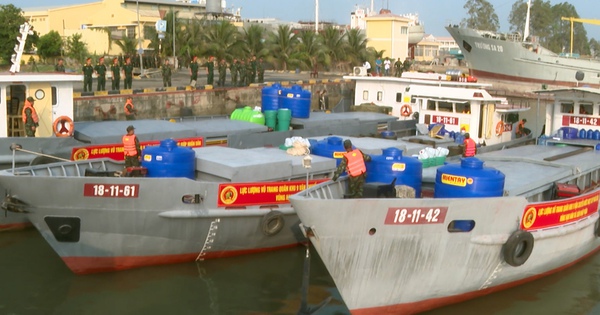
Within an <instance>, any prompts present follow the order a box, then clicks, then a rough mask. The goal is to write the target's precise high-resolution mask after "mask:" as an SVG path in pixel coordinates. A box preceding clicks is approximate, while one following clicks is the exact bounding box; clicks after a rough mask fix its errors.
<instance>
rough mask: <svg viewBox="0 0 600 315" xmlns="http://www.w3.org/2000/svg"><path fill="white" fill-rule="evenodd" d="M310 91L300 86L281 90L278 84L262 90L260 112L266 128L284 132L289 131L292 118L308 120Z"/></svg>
mask: <svg viewBox="0 0 600 315" xmlns="http://www.w3.org/2000/svg"><path fill="white" fill-rule="evenodd" d="M310 100H311V93H310V91H307V90H303V89H302V87H301V86H299V85H294V86H292V87H291V88H289V89H288V88H283V87H282V86H281V85H279V84H277V83H276V84H273V85H271V86H265V87H264V88H263V89H262V111H263V113H264V115H265V124H266V125H267V127H269V128H271V129H273V130H277V131H285V130H288V129H289V126H290V122H291V120H292V118H309V116H310Z"/></svg>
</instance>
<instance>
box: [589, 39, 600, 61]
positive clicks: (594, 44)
mask: <svg viewBox="0 0 600 315" xmlns="http://www.w3.org/2000/svg"><path fill="white" fill-rule="evenodd" d="M589 45H590V55H591V56H592V58H598V57H600V43H598V41H596V39H595V38H592V39H590V43H589Z"/></svg>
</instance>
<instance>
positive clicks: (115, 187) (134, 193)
mask: <svg viewBox="0 0 600 315" xmlns="http://www.w3.org/2000/svg"><path fill="white" fill-rule="evenodd" d="M139 191H140V185H138V184H85V185H84V186H83V195H84V196H85V197H108V198H137V197H138V196H139Z"/></svg>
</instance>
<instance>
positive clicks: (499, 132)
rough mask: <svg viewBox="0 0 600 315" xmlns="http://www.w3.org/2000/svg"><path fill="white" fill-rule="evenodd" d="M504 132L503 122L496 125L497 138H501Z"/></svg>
mask: <svg viewBox="0 0 600 315" xmlns="http://www.w3.org/2000/svg"><path fill="white" fill-rule="evenodd" d="M503 132H504V123H503V122H502V121H499V122H498V123H497V124H496V136H498V137H500V136H501V135H502V133H503Z"/></svg>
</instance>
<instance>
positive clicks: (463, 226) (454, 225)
mask: <svg viewBox="0 0 600 315" xmlns="http://www.w3.org/2000/svg"><path fill="white" fill-rule="evenodd" d="M473 228H475V221H473V220H452V221H451V222H450V223H449V224H448V232H450V233H456V232H471V231H472V230H473Z"/></svg>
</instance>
